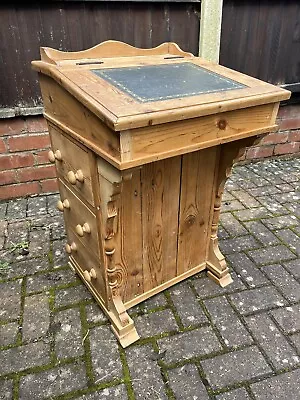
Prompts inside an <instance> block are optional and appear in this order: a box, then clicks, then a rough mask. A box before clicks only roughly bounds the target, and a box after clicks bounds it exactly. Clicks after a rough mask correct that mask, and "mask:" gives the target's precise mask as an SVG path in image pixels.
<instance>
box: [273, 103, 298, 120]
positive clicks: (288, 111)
mask: <svg viewBox="0 0 300 400" xmlns="http://www.w3.org/2000/svg"><path fill="white" fill-rule="evenodd" d="M299 114H300V104H291V105H288V106H281V107H279V111H278V119H285V118H294V117H298V116H299Z"/></svg>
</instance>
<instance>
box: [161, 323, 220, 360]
mask: <svg viewBox="0 0 300 400" xmlns="http://www.w3.org/2000/svg"><path fill="white" fill-rule="evenodd" d="M157 343H158V347H159V350H160V352H161V353H164V357H163V360H164V362H166V363H169V364H170V363H172V362H175V361H180V360H184V359H190V358H193V357H199V356H203V355H207V354H210V353H214V352H217V351H220V350H222V346H221V345H220V342H219V341H218V338H217V337H216V335H215V333H214V332H213V330H212V328H210V327H208V328H207V327H204V328H198V329H195V330H193V331H190V332H189V331H188V332H184V333H180V334H177V335H172V336H170V337H166V338H163V339H160V340H158V341H157Z"/></svg>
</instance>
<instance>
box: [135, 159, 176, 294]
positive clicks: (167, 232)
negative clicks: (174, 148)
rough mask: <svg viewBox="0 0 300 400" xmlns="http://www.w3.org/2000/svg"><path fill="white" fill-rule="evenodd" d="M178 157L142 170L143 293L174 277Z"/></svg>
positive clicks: (148, 165)
mask: <svg viewBox="0 0 300 400" xmlns="http://www.w3.org/2000/svg"><path fill="white" fill-rule="evenodd" d="M180 169H181V157H174V158H171V159H168V160H163V161H158V162H156V163H151V164H147V165H145V166H144V167H143V169H142V221H143V268H144V291H145V292H146V291H148V290H150V289H152V288H154V287H155V286H157V285H160V284H162V283H163V282H166V281H168V280H170V279H172V278H174V277H175V276H176V258H177V229H178V206H179V191H180Z"/></svg>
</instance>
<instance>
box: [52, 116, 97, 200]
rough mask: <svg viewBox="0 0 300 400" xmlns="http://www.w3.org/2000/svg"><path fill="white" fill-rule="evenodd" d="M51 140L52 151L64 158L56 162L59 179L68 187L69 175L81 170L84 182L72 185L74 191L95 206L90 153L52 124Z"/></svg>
mask: <svg viewBox="0 0 300 400" xmlns="http://www.w3.org/2000/svg"><path fill="white" fill-rule="evenodd" d="M48 126H49V133H50V138H51V144H52V150H53V152H55V151H56V150H59V151H60V153H61V156H62V160H61V161H57V160H56V161H55V166H56V170H57V174H58V177H59V178H62V179H63V180H64V181H65V183H66V184H67V185H70V182H69V181H68V173H69V172H70V171H72V172H74V173H76V172H77V171H78V170H81V171H82V173H83V176H84V181H83V182H78V181H77V182H76V184H75V185H72V189H74V190H75V192H76V193H77V194H79V195H81V196H82V197H83V198H84V199H85V200H86V201H88V202H89V203H90V204H92V205H94V196H93V190H92V184H91V170H90V163H89V155H88V151H87V149H86V148H85V147H81V146H80V145H79V144H78V143H75V142H74V141H72V140H70V138H68V137H67V136H65V135H64V134H63V133H62V131H61V130H60V129H58V128H56V127H54V126H53V125H52V124H48Z"/></svg>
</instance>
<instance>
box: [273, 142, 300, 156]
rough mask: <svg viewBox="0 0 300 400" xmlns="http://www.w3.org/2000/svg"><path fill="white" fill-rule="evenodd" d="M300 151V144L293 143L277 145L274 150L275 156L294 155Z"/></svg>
mask: <svg viewBox="0 0 300 400" xmlns="http://www.w3.org/2000/svg"><path fill="white" fill-rule="evenodd" d="M299 151H300V143H296V142H291V143H284V144H277V145H276V146H275V149H274V154H276V155H282V154H293V153H298V152H299Z"/></svg>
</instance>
